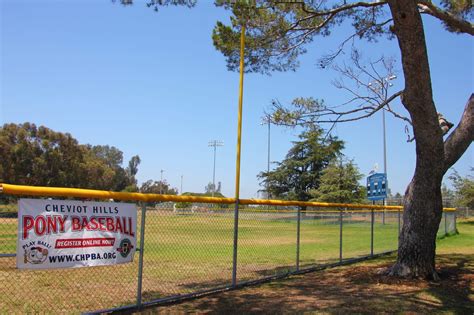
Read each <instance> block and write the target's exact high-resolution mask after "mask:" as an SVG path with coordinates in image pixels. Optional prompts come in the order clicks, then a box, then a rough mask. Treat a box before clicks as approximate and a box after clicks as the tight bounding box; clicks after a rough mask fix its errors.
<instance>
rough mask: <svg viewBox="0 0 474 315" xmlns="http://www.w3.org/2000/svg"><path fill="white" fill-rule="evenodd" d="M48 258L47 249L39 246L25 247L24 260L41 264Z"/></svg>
mask: <svg viewBox="0 0 474 315" xmlns="http://www.w3.org/2000/svg"><path fill="white" fill-rule="evenodd" d="M46 258H48V250H47V249H46V248H44V247H41V246H35V247H31V248H28V249H25V255H24V262H25V264H26V263H27V262H29V263H30V264H35V265H36V264H42V263H44V261H45V260H46Z"/></svg>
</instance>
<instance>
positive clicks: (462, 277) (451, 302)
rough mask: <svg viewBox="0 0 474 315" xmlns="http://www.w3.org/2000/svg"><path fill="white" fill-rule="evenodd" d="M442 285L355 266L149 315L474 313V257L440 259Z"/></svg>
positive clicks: (378, 266)
mask: <svg viewBox="0 0 474 315" xmlns="http://www.w3.org/2000/svg"><path fill="white" fill-rule="evenodd" d="M437 261H438V263H439V265H440V267H439V271H440V276H441V281H439V282H430V281H423V280H408V279H399V278H391V277H388V276H384V275H381V274H379V272H378V271H379V270H381V269H383V268H386V267H388V266H389V265H390V263H387V261H382V262H381V261H378V264H375V265H374V264H370V265H364V264H359V265H354V266H349V267H343V268H335V269H331V270H326V271H321V272H315V273H310V274H307V275H304V276H296V277H293V278H291V279H288V280H282V281H275V282H271V283H268V284H265V285H261V286H258V287H250V288H246V289H242V290H237V291H231V292H225V293H222V294H218V295H213V296H208V297H205V298H202V299H198V300H194V301H190V302H186V303H183V304H178V305H174V306H170V307H163V308H157V309H155V310H147V311H145V313H147V314H156V313H162V312H164V313H173V312H192V311H196V310H198V311H199V312H200V313H208V312H210V313H217V314H252V313H258V314H281V313H303V312H315V311H317V312H324V313H326V312H327V313H337V314H346V313H348V314H352V313H363V314H368V313H370V314H371V313H403V312H410V313H411V312H414V313H422V314H426V313H430V312H435V313H437V312H441V311H442V312H448V313H453V314H472V313H473V312H474V307H473V302H472V301H471V300H470V295H472V289H471V288H472V280H473V276H472V274H473V272H474V265H473V264H474V263H473V262H474V255H456V254H454V255H440V256H438V260H437Z"/></svg>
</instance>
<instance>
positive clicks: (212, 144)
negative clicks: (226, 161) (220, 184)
mask: <svg viewBox="0 0 474 315" xmlns="http://www.w3.org/2000/svg"><path fill="white" fill-rule="evenodd" d="M223 145H224V142H222V141H219V140H212V141H209V146H210V147H214V168H213V170H212V186H213V187H212V197H214V193H215V192H216V149H217V147H221V146H223Z"/></svg>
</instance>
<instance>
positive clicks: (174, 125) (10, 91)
mask: <svg viewBox="0 0 474 315" xmlns="http://www.w3.org/2000/svg"><path fill="white" fill-rule="evenodd" d="M217 20H221V21H224V22H228V13H227V12H226V11H224V10H223V9H221V8H216V7H214V6H213V4H212V2H211V1H199V3H198V5H197V7H195V8H193V9H187V8H175V7H169V8H163V9H161V10H160V12H158V13H156V12H154V11H153V10H151V9H148V8H146V6H145V5H144V2H143V1H136V4H135V5H133V6H131V7H123V6H121V5H119V4H113V3H112V2H111V1H109V0H100V1H92V0H74V1H66V0H64V1H61V0H54V1H53V0H44V1H23V0H2V1H1V69H0V71H1V82H0V87H1V91H0V94H1V99H0V121H1V123H2V124H3V123H7V122H14V123H22V122H26V121H29V122H33V123H35V124H37V125H45V126H47V127H49V128H51V129H53V130H56V131H61V132H69V133H71V134H72V135H73V136H74V137H75V138H77V139H78V140H79V142H80V143H90V144H93V145H98V144H102V145H105V144H109V145H113V146H116V147H118V148H119V149H120V150H122V151H123V152H124V159H125V162H126V161H128V160H129V159H130V157H131V156H133V155H136V154H138V155H139V156H140V157H141V159H142V163H141V164H140V166H139V172H138V174H137V177H138V180H139V182H143V181H145V180H147V179H159V178H160V170H161V169H163V170H164V173H163V177H164V179H166V180H167V182H169V183H170V184H171V185H172V186H174V187H177V188H179V187H180V178H181V175H183V189H184V191H194V192H203V191H204V187H205V185H206V184H207V183H208V182H210V181H212V166H213V151H212V149H211V148H209V147H208V142H209V141H210V140H214V139H217V140H222V141H223V142H224V146H223V147H219V148H218V151H217V162H216V181H221V182H222V189H223V193H224V194H225V195H227V196H233V193H234V181H235V154H236V153H235V152H236V129H237V100H238V74H237V73H232V72H228V71H227V69H226V65H225V60H224V57H223V56H222V55H221V54H220V53H219V52H217V51H216V50H215V49H214V47H213V45H212V40H211V32H212V29H213V27H214V25H215V23H216V21H217ZM425 30H426V37H427V43H428V53H429V58H430V67H431V73H432V82H433V91H434V99H435V102H436V104H437V108H438V111H440V112H442V113H443V114H444V115H445V117H446V118H447V119H448V120H450V121H452V122H453V123H457V122H458V121H459V119H460V116H461V113H462V110H463V109H464V105H465V102H466V100H467V98H468V96H469V95H470V93H472V91H473V90H474V89H473V81H474V80H473V79H474V78H473V76H474V69H473V57H472V56H473V41H472V39H471V38H469V37H468V36H465V35H454V34H450V33H448V32H446V31H444V30H443V29H442V27H441V26H440V24H439V23H438V21H436V20H434V19H432V18H429V17H428V18H425ZM347 31H348V28H345V27H343V28H341V29H338V30H336V31H335V32H334V34H333V36H331V37H328V38H318V39H317V40H316V41H315V42H314V43H312V44H311V45H310V46H309V47H308V53H307V54H306V55H304V56H303V57H302V58H301V67H300V68H299V69H298V71H296V72H288V73H274V74H273V75H272V76H264V75H260V74H249V75H247V76H246V77H245V87H244V88H245V90H244V105H243V135H242V136H243V140H242V166H241V170H242V175H241V197H245V198H254V197H257V194H256V193H257V191H258V190H259V189H260V188H261V187H260V186H259V183H258V180H257V178H256V175H257V174H258V173H259V172H260V171H263V170H266V167H267V164H266V163H267V128H266V126H261V125H260V122H261V117H262V115H263V111H264V109H266V108H268V107H269V105H270V103H271V100H272V99H278V100H280V102H282V103H285V102H290V101H291V100H292V99H293V98H294V97H299V96H306V97H309V96H312V97H315V98H324V99H325V100H326V101H327V102H328V103H329V104H338V103H341V102H343V101H344V100H346V99H347V98H348V95H344V94H341V92H340V91H339V90H337V89H335V88H334V87H333V86H332V85H331V80H333V79H334V78H337V76H338V75H337V73H335V72H334V71H331V70H320V69H318V68H317V67H316V64H317V59H318V58H319V57H320V56H321V55H322V54H324V53H327V52H329V51H330V50H334V49H336V48H337V46H338V44H339V43H340V42H341V40H342V39H343V36H344V35H345V34H347ZM358 47H359V48H360V49H361V51H362V52H363V53H364V55H365V56H366V57H371V58H377V57H379V56H380V55H381V54H384V55H385V56H393V57H395V58H396V59H397V61H398V62H397V65H398V71H399V73H398V79H397V80H396V81H394V87H393V89H394V91H395V90H398V89H402V88H403V78H402V75H401V67H400V62H399V60H400V58H399V51H398V45H397V42H396V41H395V40H393V41H387V40H385V39H382V40H380V41H379V42H378V43H376V44H372V43H367V42H363V41H362V42H359V43H358ZM342 60H344V59H341V61H342ZM396 107H398V108H399V109H400V111H401V112H402V113H403V112H404V111H403V109H402V108H401V106H400V105H398V106H396ZM404 127H405V125H404V124H403V123H402V122H401V121H399V120H395V119H394V118H392V117H390V116H387V140H388V144H387V155H388V158H387V159H388V162H387V164H388V177H389V185H390V187H391V189H392V192H393V193H395V192H401V193H403V192H404V190H405V187H406V185H407V184H408V182H409V180H410V179H411V176H412V174H413V171H414V163H415V146H414V143H407V142H406V135H405V133H404ZM381 130H382V120H381V114H376V115H375V116H374V117H373V118H370V119H367V120H364V121H359V122H356V123H348V124H344V125H339V126H337V127H336V128H335V130H334V134H335V135H337V136H339V137H340V138H341V139H343V140H344V141H346V149H345V151H344V153H345V154H346V155H347V156H348V157H349V158H351V159H354V161H355V163H356V164H357V165H358V166H359V168H360V170H361V172H362V173H364V174H365V175H366V174H367V173H368V172H369V171H370V170H371V169H372V167H373V165H374V164H375V163H378V164H379V166H380V167H379V170H382V165H383V150H382V134H381ZM298 133H299V130H291V129H286V128H283V127H276V126H272V131H271V143H272V145H271V160H272V161H279V160H281V159H282V158H284V156H285V154H286V152H287V151H288V149H289V148H290V146H291V141H292V140H295V139H296V135H297V134H298ZM473 157H474V156H473V149H472V146H471V148H470V149H469V150H468V151H467V152H466V153H465V155H464V156H463V157H462V158H461V160H460V161H458V163H457V164H456V165H455V168H456V169H457V170H458V171H459V172H460V173H461V174H464V175H465V174H467V173H468V170H469V168H470V167H472V166H473Z"/></svg>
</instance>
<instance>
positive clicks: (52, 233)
mask: <svg viewBox="0 0 474 315" xmlns="http://www.w3.org/2000/svg"><path fill="white" fill-rule="evenodd" d="M18 209H19V210H18V241H17V251H16V266H17V268H20V269H54V268H76V267H89V266H103V265H114V264H122V263H127V262H131V261H133V256H134V254H135V251H136V246H137V240H136V237H137V235H136V234H137V233H136V231H137V209H136V207H135V205H134V204H130V203H117V202H83V201H72V200H45V199H20V200H19V201H18Z"/></svg>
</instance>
